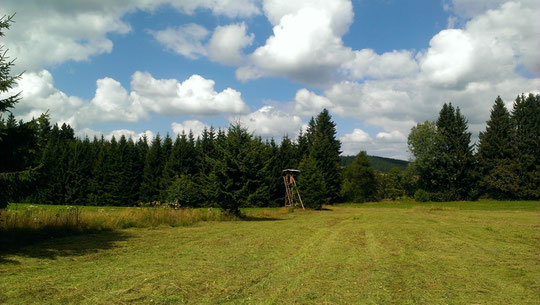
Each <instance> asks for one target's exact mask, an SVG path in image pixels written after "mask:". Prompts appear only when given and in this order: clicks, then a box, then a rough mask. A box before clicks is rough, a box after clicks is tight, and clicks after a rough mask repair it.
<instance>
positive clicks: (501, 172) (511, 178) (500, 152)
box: [476, 96, 520, 199]
mask: <svg viewBox="0 0 540 305" xmlns="http://www.w3.org/2000/svg"><path fill="white" fill-rule="evenodd" d="M513 140H514V132H513V129H512V123H511V121H510V113H509V112H508V110H507V109H506V107H505V106H504V102H503V100H502V99H501V97H500V96H499V97H497V99H496V100H495V104H494V105H493V108H492V109H491V115H490V118H489V121H487V122H486V130H485V131H484V132H481V133H480V137H479V142H478V153H477V155H476V157H477V159H478V171H479V175H480V179H481V180H480V184H481V188H482V191H483V192H485V193H487V194H488V195H489V196H490V197H492V198H497V199H509V198H513V197H514V196H516V195H517V194H516V192H517V191H518V188H519V184H520V183H519V177H518V176H517V174H516V171H517V168H516V163H515V161H514V156H515V153H516V151H515V145H514V144H513Z"/></svg>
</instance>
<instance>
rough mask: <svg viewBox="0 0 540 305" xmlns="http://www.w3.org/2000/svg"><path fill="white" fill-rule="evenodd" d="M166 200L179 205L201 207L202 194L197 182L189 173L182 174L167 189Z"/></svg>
mask: <svg viewBox="0 0 540 305" xmlns="http://www.w3.org/2000/svg"><path fill="white" fill-rule="evenodd" d="M165 194H166V195H165V200H166V201H167V202H169V203H171V204H173V205H174V206H176V205H178V206H179V207H200V206H201V204H202V200H203V198H202V196H201V193H200V191H199V188H198V186H197V184H196V183H195V182H194V181H193V179H191V177H189V176H188V175H180V177H176V179H175V180H174V181H173V182H172V183H171V184H170V185H169V187H168V188H167V189H166V191H165Z"/></svg>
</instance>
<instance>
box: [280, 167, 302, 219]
mask: <svg viewBox="0 0 540 305" xmlns="http://www.w3.org/2000/svg"><path fill="white" fill-rule="evenodd" d="M299 172H300V171H299V170H297V169H284V170H283V182H285V206H286V207H293V208H294V207H296V206H297V205H298V203H300V205H301V206H302V209H303V210H305V209H306V208H305V207H304V203H303V202H302V197H300V192H299V191H298V186H297V185H296V180H295V179H294V174H296V173H299Z"/></svg>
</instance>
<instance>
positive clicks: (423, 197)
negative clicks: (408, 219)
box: [414, 189, 429, 202]
mask: <svg viewBox="0 0 540 305" xmlns="http://www.w3.org/2000/svg"><path fill="white" fill-rule="evenodd" d="M414 200H416V201H418V202H427V201H429V193H428V192H426V191H424V190H423V189H418V190H416V192H415V193H414Z"/></svg>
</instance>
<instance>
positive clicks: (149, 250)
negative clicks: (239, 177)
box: [0, 201, 540, 304]
mask: <svg viewBox="0 0 540 305" xmlns="http://www.w3.org/2000/svg"><path fill="white" fill-rule="evenodd" d="M326 208H327V209H326V210H321V211H305V212H304V211H299V210H296V211H295V212H294V213H283V214H281V215H280V212H282V210H281V211H280V210H279V209H272V210H266V209H264V210H262V209H249V210H248V211H246V213H249V214H253V215H254V214H257V213H258V217H253V218H251V219H248V220H252V221H222V222H199V223H197V224H195V225H193V226H187V227H182V226H179V227H171V226H157V227H148V228H130V229H122V230H114V231H105V232H101V233H99V234H90V235H77V236H69V237H64V238H57V239H54V240H49V239H47V240H44V241H42V242H40V243H38V244H34V245H31V246H27V247H23V248H19V249H16V248H15V249H11V250H10V251H8V252H3V253H1V254H0V259H1V263H0V274H1V275H2V276H0V303H2V304H36V303H40V304H69V303H70V304H174V303H176V304H182V303H186V304H194V303H196V304H278V303H279V304H293V303H300V304H538V303H540V283H539V278H540V266H539V264H538V253H540V244H538V240H539V239H540V231H539V230H538V227H539V226H540V219H539V218H538V213H539V212H540V203H539V202H533V201H531V202H524V201H523V202H492V201H478V202H453V203H425V204H421V203H415V202H391V203H366V204H362V205H359V204H344V205H339V206H332V207H329V206H326ZM132 209H133V208H127V210H119V211H110V212H106V213H111V214H112V213H115V212H117V213H119V214H123V213H127V212H128V211H129V210H132ZM84 212H85V210H84V209H83V213H84ZM262 216H264V218H260V217H262Z"/></svg>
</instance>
